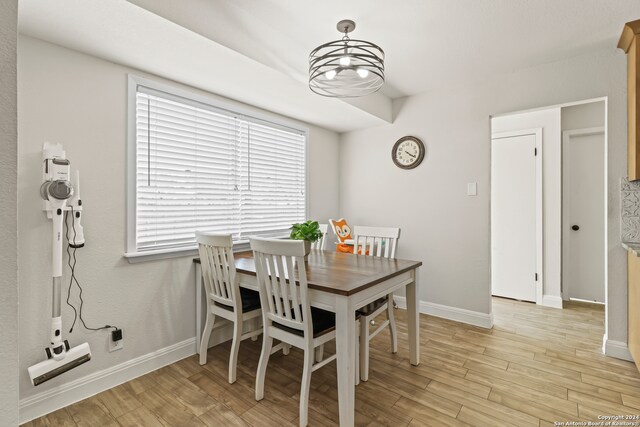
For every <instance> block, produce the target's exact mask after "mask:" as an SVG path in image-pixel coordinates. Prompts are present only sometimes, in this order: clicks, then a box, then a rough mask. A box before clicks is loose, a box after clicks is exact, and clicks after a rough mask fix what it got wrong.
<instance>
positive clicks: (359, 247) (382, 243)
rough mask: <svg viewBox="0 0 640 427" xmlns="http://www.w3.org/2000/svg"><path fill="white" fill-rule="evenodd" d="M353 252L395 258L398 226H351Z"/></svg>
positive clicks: (398, 236) (398, 235)
mask: <svg viewBox="0 0 640 427" xmlns="http://www.w3.org/2000/svg"><path fill="white" fill-rule="evenodd" d="M353 234H354V235H355V237H354V239H353V253H354V254H357V255H369V256H378V257H384V258H395V257H396V248H397V247H398V239H399V238H400V228H397V227H363V226H357V225H356V226H355V227H354V228H353Z"/></svg>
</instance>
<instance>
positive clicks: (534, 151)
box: [533, 147, 538, 156]
mask: <svg viewBox="0 0 640 427" xmlns="http://www.w3.org/2000/svg"><path fill="white" fill-rule="evenodd" d="M533 155H534V156H537V155H538V147H536V148H534V149H533Z"/></svg>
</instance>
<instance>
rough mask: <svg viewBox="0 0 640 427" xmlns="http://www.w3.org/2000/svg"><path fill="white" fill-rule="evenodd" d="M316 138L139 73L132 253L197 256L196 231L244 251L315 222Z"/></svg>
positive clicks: (132, 115)
mask: <svg viewBox="0 0 640 427" xmlns="http://www.w3.org/2000/svg"><path fill="white" fill-rule="evenodd" d="M144 117H146V119H145V120H146V123H147V125H145V126H146V127H145V126H142V125H141V120H142V119H144ZM149 123H152V124H151V125H150V124H149ZM308 139H309V131H308V129H307V128H306V127H304V126H301V125H300V124H299V123H295V122H289V121H286V120H281V119H279V118H278V117H275V116H274V115H270V114H264V113H261V112H259V111H255V110H252V109H250V108H247V107H246V106H243V105H240V104H237V103H234V102H230V101H228V100H226V101H225V100H222V99H219V98H217V97H215V96H209V95H203V94H200V93H195V92H191V91H188V90H184V89H179V88H176V87H173V86H170V85H168V84H163V83H158V82H155V81H152V80H149V79H146V78H141V77H137V76H133V75H129V76H128V143H127V189H126V193H127V245H126V252H125V255H124V256H125V257H126V258H128V259H129V261H130V262H139V261H146V260H153V259H162V258H171V257H180V256H193V255H195V254H197V247H196V245H195V236H194V237H193V238H191V234H193V233H194V232H195V230H196V229H197V230H203V231H215V232H225V233H226V232H228V233H232V234H233V235H234V241H235V243H236V245H235V246H236V250H241V249H248V239H249V237H250V236H252V235H260V236H274V237H275V236H277V237H281V236H282V237H284V236H285V235H286V234H287V229H288V227H289V225H290V223H291V222H298V221H302V220H305V219H306V218H307V216H308V211H309V179H308V169H309V168H308V160H309V144H308ZM141 141H148V142H147V145H144V144H142V143H141ZM276 147H277V148H278V149H276ZM145 165H146V166H145ZM145 183H148V185H147V184H145ZM176 183H179V185H177V186H176V185H175V184H176ZM179 230H182V231H179Z"/></svg>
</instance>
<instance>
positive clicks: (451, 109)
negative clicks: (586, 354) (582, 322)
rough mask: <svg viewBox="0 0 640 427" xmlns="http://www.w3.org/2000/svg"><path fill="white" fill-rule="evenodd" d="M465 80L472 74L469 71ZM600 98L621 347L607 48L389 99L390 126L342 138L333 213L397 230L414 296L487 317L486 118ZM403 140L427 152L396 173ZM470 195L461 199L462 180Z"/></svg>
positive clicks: (622, 280) (616, 115) (612, 324)
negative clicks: (417, 275) (412, 264)
mask: <svg viewBox="0 0 640 427" xmlns="http://www.w3.org/2000/svg"><path fill="white" fill-rule="evenodd" d="M470 74H471V75H472V74H473V73H470ZM601 96H608V130H609V151H608V153H607V154H608V179H607V192H608V196H609V212H608V229H607V235H608V241H607V251H608V260H609V264H608V271H607V274H608V282H609V290H608V292H609V294H608V301H609V312H608V316H609V318H608V325H607V330H608V335H609V339H612V340H616V341H622V342H626V337H627V307H626V253H625V251H624V250H623V249H622V247H621V246H620V218H619V217H620V194H619V193H620V192H619V180H620V177H623V176H626V123H627V120H626V58H625V55H624V53H623V52H622V51H618V50H616V49H615V45H614V43H612V44H611V46H610V48H608V49H605V50H600V51H596V52H593V53H590V54H586V55H582V56H578V57H574V58H569V59H566V60H563V61H559V62H554V63H549V64H544V65H541V66H537V67H533V68H529V69H525V70H520V71H517V72H513V73H511V74H507V75H500V76H495V77H493V78H491V79H489V80H486V81H482V82H476V81H468V82H460V83H459V84H458V85H456V86H454V87H443V88H441V89H439V90H436V91H432V92H428V93H425V94H421V95H418V96H413V97H409V98H404V99H401V100H397V101H395V103H394V111H395V121H394V123H393V124H392V125H389V126H382V127H378V128H375V129H367V130H362V131H356V132H350V133H347V134H344V135H343V137H342V144H341V146H340V159H341V162H340V173H341V196H340V202H341V205H340V207H341V209H342V213H343V215H344V216H345V217H346V218H348V219H349V221H350V222H351V224H371V225H399V226H400V227H402V237H401V239H400V244H399V253H398V256H400V257H404V258H413V259H418V260H421V261H423V262H424V267H423V271H422V276H421V277H422V284H421V298H422V299H423V300H425V301H429V302H434V303H439V304H444V305H449V306H454V307H460V308H464V309H467V310H472V311H478V312H481V313H489V312H490V309H491V303H490V298H489V293H490V259H489V251H490V247H489V241H490V239H489V237H490V236H489V172H490V156H489V153H490V151H489V149H490V142H489V141H490V122H489V117H490V116H491V115H497V114H500V113H507V112H511V111H520V110H525V109H529V108H534V107H543V106H548V105H555V104H562V103H565V102H569V101H577V100H583V99H590V98H597V97H601ZM404 135H415V136H417V137H420V138H422V139H423V141H424V142H425V144H426V146H427V155H426V158H425V161H424V163H423V164H422V165H421V166H419V167H418V168H416V169H415V170H412V171H402V170H400V169H398V168H396V167H395V166H394V165H393V163H392V161H391V155H390V151H391V147H392V146H393V144H394V142H395V141H396V140H397V139H398V138H400V137H401V136H404ZM474 181H477V182H478V196H477V197H467V196H466V195H465V194H466V193H465V190H466V183H467V182H474Z"/></svg>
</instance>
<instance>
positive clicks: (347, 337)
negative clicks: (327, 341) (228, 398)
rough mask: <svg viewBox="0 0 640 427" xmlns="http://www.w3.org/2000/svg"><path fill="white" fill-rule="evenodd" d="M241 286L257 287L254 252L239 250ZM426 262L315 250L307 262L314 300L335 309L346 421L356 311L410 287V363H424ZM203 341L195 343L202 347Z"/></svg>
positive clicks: (348, 419) (351, 409)
mask: <svg viewBox="0 0 640 427" xmlns="http://www.w3.org/2000/svg"><path fill="white" fill-rule="evenodd" d="M234 260H235V267H236V274H237V275H238V277H239V283H240V286H241V287H243V288H247V289H253V290H256V291H257V290H258V281H257V279H256V265H255V262H254V258H253V252H251V251H244V252H237V253H235V254H234ZM194 262H195V265H196V274H195V286H196V343H199V342H200V337H201V335H202V327H203V314H204V313H203V286H202V279H201V277H202V273H201V269H200V260H199V258H195V259H194ZM420 266H422V262H420V261H410V260H404V259H389V258H383V257H375V256H365V255H354V254H347V253H341V252H335V251H322V250H311V253H310V254H309V256H308V260H307V261H306V271H307V283H308V285H307V286H308V289H309V298H310V304H311V305H312V306H314V307H318V308H321V309H324V310H329V311H331V312H334V313H335V316H336V329H335V330H336V355H337V357H336V361H337V384H338V407H339V417H340V425H341V426H353V425H354V422H355V421H354V420H355V376H356V373H355V369H356V361H355V357H356V356H355V355H356V345H357V343H358V336H357V331H356V329H355V328H354V327H353V320H354V316H355V311H356V310H357V309H359V308H361V307H363V306H365V305H367V304H369V303H371V302H373V301H375V300H377V299H379V298H382V297H384V296H386V295H389V294H391V293H392V292H395V291H398V290H401V289H405V296H406V305H407V307H406V309H407V316H406V319H407V331H408V341H409V362H410V363H411V364H412V365H418V364H419V363H420V321H419V292H418V288H419V286H418V285H419V271H420ZM197 345H198V344H196V346H197Z"/></svg>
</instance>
